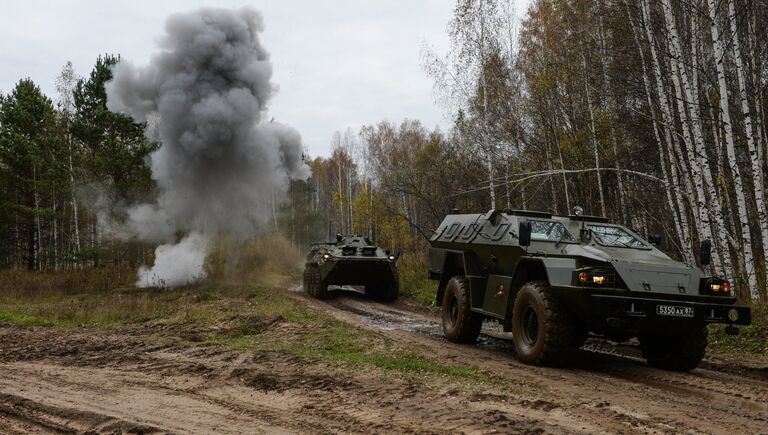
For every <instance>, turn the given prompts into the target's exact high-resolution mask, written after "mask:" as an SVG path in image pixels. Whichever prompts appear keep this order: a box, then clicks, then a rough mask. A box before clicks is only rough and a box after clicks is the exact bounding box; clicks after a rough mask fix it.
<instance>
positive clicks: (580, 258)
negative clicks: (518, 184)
mask: <svg viewBox="0 0 768 435" xmlns="http://www.w3.org/2000/svg"><path fill="white" fill-rule="evenodd" d="M649 238H650V239H651V241H650V242H649V241H646V240H644V239H643V238H642V237H640V236H639V235H638V234H637V233H635V232H634V231H632V230H630V229H628V228H625V227H623V226H621V225H616V224H613V223H610V222H609V220H608V219H606V218H603V217H594V216H584V215H583V211H582V210H581V208H580V207H576V208H575V209H574V214H573V215H570V216H554V215H551V214H549V213H544V212H534V211H521V210H507V211H501V210H491V211H489V212H487V213H484V214H451V215H448V216H446V217H445V219H444V220H443V222H442V223H441V224H440V226H439V227H438V229H437V230H436V231H435V233H434V235H433V236H432V238H431V240H430V243H431V248H430V252H429V276H430V278H432V279H434V280H437V281H438V285H437V299H436V303H437V305H439V306H442V325H443V332H444V334H445V336H446V337H447V338H448V339H449V340H451V341H455V342H462V343H467V342H474V341H475V340H476V339H477V337H478V335H479V333H480V328H481V324H482V322H483V320H486V319H494V320H497V321H499V322H501V323H502V325H503V327H504V330H505V331H511V332H512V336H513V342H514V345H515V349H516V353H517V355H518V358H519V359H520V360H521V361H523V362H525V363H528V364H534V365H558V364H561V363H563V362H564V361H566V359H567V356H568V353H569V351H570V350H572V349H575V348H578V347H580V346H581V345H582V344H584V341H585V339H586V337H587V334H588V333H590V332H591V333H594V334H598V335H602V336H605V337H607V338H608V339H610V340H613V341H617V342H623V341H627V340H629V339H631V338H633V337H637V338H638V340H639V342H640V346H641V348H642V351H643V355H644V357H645V358H646V360H647V362H648V364H650V365H651V366H655V367H659V368H664V369H668V370H676V371H688V370H692V369H693V368H695V367H696V366H697V365H698V364H699V362H700V361H701V359H702V358H703V357H704V352H705V348H706V346H707V329H706V325H707V324H710V323H723V324H726V325H728V326H727V328H726V332H728V333H731V334H737V333H738V329H737V328H736V326H734V325H748V324H749V323H750V319H751V317H750V316H751V312H750V310H749V308H748V307H744V306H739V305H737V304H736V298H735V297H734V290H733V288H732V287H731V285H730V283H728V281H726V280H724V279H722V278H718V277H713V276H708V275H707V274H705V273H703V272H702V271H701V270H700V269H698V268H697V267H696V266H694V265H689V264H684V263H680V262H678V261H674V260H672V259H671V258H670V257H668V256H667V255H666V254H664V253H663V252H661V251H660V250H658V249H657V248H656V247H655V246H654V245H657V244H658V243H659V242H660V237H659V236H654V237H649ZM710 249H711V244H710V242H709V241H708V240H705V241H704V242H702V246H701V255H700V263H701V264H703V265H706V264H709V258H710Z"/></svg>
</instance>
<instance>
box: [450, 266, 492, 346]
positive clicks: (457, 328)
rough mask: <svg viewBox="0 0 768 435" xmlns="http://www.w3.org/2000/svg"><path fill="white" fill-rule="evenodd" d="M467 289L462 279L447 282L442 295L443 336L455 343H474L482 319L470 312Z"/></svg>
mask: <svg viewBox="0 0 768 435" xmlns="http://www.w3.org/2000/svg"><path fill="white" fill-rule="evenodd" d="M470 308H471V307H470V305H469V289H467V286H466V284H465V282H464V277H462V276H454V277H453V278H451V280H450V281H448V285H447V286H446V287H445V294H444V295H443V334H445V337H446V338H447V339H448V340H451V341H453V342H455V343H474V342H475V340H477V336H478V335H480V328H482V326H483V318H482V317H481V316H480V315H478V314H477V313H474V312H472V311H471V309H470Z"/></svg>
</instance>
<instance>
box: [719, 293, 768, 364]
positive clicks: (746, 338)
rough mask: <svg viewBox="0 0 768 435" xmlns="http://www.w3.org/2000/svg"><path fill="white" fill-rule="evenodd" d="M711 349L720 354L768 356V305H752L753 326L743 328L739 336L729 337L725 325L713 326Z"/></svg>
mask: <svg viewBox="0 0 768 435" xmlns="http://www.w3.org/2000/svg"><path fill="white" fill-rule="evenodd" d="M709 347H710V349H713V350H716V351H720V352H728V353H749V354H767V355H768V303H765V302H764V303H761V304H753V305H752V324H751V325H747V326H744V327H741V328H740V333H739V335H737V336H732V335H727V334H726V333H725V325H711V326H710V327H709Z"/></svg>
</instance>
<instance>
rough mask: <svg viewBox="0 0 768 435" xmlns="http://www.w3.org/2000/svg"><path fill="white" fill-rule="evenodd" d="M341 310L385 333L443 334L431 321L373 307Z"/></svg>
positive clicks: (349, 307)
mask: <svg viewBox="0 0 768 435" xmlns="http://www.w3.org/2000/svg"><path fill="white" fill-rule="evenodd" d="M340 308H343V309H344V310H346V311H350V312H352V313H355V314H357V315H358V317H359V318H360V321H361V322H363V323H365V324H366V325H369V326H373V327H375V328H377V329H381V330H383V331H406V332H418V333H420V334H427V335H437V334H442V330H441V329H440V326H439V325H438V324H437V323H435V322H432V321H429V320H418V319H414V318H412V317H408V316H405V315H402V314H398V313H393V312H390V311H384V310H380V309H378V308H373V307H365V309H361V308H358V307H351V306H349V305H345V306H344V307H340Z"/></svg>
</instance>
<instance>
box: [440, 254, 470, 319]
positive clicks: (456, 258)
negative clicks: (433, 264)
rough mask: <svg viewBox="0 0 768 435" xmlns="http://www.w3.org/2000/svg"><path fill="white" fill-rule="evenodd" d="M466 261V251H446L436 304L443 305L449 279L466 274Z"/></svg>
mask: <svg viewBox="0 0 768 435" xmlns="http://www.w3.org/2000/svg"><path fill="white" fill-rule="evenodd" d="M466 270H467V268H466V263H465V261H464V253H463V252H461V251H447V252H445V258H444V259H443V267H442V270H441V273H440V280H439V281H438V284H437V294H436V295H435V305H437V306H438V307H440V306H442V305H443V296H444V295H445V287H446V286H447V285H448V281H450V280H451V278H453V277H454V276H456V275H462V276H463V275H465V274H466Z"/></svg>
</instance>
